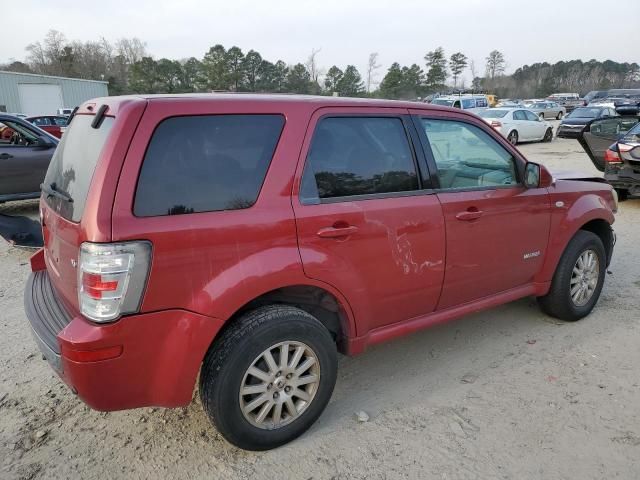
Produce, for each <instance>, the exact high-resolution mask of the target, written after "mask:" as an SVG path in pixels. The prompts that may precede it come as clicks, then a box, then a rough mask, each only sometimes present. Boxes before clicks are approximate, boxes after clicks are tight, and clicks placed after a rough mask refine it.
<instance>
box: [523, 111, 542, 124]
mask: <svg viewBox="0 0 640 480" xmlns="http://www.w3.org/2000/svg"><path fill="white" fill-rule="evenodd" d="M524 115H525V118H526V119H527V120H529V121H531V122H537V121H539V120H540V117H538V116H537V115H536V114H535V113H533V112H529V111H528V110H524Z"/></svg>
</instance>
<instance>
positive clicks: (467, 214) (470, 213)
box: [456, 209, 483, 222]
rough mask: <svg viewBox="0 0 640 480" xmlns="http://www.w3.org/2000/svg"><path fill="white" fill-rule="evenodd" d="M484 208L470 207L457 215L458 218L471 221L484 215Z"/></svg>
mask: <svg viewBox="0 0 640 480" xmlns="http://www.w3.org/2000/svg"><path fill="white" fill-rule="evenodd" d="M482 213H483V212H482V210H478V209H469V210H466V211H464V212H460V213H459V214H457V215H456V218H457V219H458V220H462V221H464V222H469V221H471V220H477V219H478V218H480V217H481V216H482Z"/></svg>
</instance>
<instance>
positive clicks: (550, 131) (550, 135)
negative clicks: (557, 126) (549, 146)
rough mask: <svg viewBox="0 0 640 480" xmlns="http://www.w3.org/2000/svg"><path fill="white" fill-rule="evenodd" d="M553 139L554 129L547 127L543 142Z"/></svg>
mask: <svg viewBox="0 0 640 480" xmlns="http://www.w3.org/2000/svg"><path fill="white" fill-rule="evenodd" d="M551 140H553V129H552V128H551V127H549V128H547V131H546V132H544V137H543V138H542V141H543V142H550V141H551Z"/></svg>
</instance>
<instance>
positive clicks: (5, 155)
mask: <svg viewBox="0 0 640 480" xmlns="http://www.w3.org/2000/svg"><path fill="white" fill-rule="evenodd" d="M10 158H13V155H10V154H8V153H0V160H9V159H10Z"/></svg>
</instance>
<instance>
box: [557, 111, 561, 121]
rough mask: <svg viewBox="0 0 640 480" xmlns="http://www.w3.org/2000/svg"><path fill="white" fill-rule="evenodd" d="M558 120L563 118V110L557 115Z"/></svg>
mask: <svg viewBox="0 0 640 480" xmlns="http://www.w3.org/2000/svg"><path fill="white" fill-rule="evenodd" d="M556 120H562V112H558V115H556Z"/></svg>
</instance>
